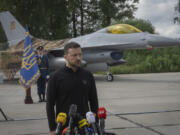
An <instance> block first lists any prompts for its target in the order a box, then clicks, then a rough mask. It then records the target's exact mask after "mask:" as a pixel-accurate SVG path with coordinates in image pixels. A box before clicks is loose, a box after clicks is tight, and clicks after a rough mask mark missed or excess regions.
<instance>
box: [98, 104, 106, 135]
mask: <svg viewBox="0 0 180 135" xmlns="http://www.w3.org/2000/svg"><path fill="white" fill-rule="evenodd" d="M98 118H99V119H100V129H101V132H102V134H104V127H105V121H104V120H105V119H106V109H105V108H104V107H101V108H99V109H98Z"/></svg>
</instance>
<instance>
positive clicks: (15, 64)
mask: <svg viewBox="0 0 180 135" xmlns="http://www.w3.org/2000/svg"><path fill="white" fill-rule="evenodd" d="M31 41H32V45H33V48H34V50H36V48H37V47H38V46H43V47H44V49H45V50H46V52H48V51H50V50H52V49H56V48H61V47H63V46H64V45H65V43H67V42H68V41H69V39H64V40H55V41H48V40H43V39H37V38H32V39H31ZM24 42H25V41H24V40H23V41H21V42H19V43H18V44H17V45H15V46H12V47H10V48H8V49H7V50H6V51H1V52H0V69H1V70H2V71H3V73H4V75H5V76H6V77H7V78H8V79H13V78H14V76H15V75H16V72H18V71H19V70H20V68H21V62H22V55H23V49H24Z"/></svg>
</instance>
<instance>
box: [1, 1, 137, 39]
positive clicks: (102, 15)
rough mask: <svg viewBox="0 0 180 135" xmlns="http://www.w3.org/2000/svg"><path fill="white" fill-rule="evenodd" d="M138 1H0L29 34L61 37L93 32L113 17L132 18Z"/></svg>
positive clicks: (110, 22) (46, 37) (45, 37)
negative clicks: (27, 28)
mask: <svg viewBox="0 0 180 135" xmlns="http://www.w3.org/2000/svg"><path fill="white" fill-rule="evenodd" d="M138 2H139V0H53V1H52V0H0V3H1V4H0V12H1V11H6V10H8V11H10V12H11V13H12V14H13V15H14V16H15V17H16V18H17V19H18V20H19V21H20V23H21V24H23V26H25V25H28V27H29V30H30V33H31V34H32V35H34V36H35V37H38V38H43V39H50V40H54V39H63V38H69V37H76V36H79V35H84V34H87V33H91V32H94V31H96V30H98V29H100V28H102V27H105V26H109V25H111V24H112V23H113V22H114V21H115V20H117V19H118V20H122V19H127V18H133V17H134V12H135V11H136V9H137V3H138Z"/></svg>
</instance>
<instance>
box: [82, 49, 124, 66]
mask: <svg viewBox="0 0 180 135" xmlns="http://www.w3.org/2000/svg"><path fill="white" fill-rule="evenodd" d="M83 54H84V55H83V58H84V60H85V61H86V60H88V63H97V62H106V63H107V62H110V63H111V62H117V61H119V60H120V59H122V57H123V53H122V52H112V51H108V52H94V53H83Z"/></svg>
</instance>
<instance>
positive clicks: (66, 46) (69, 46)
mask: <svg viewBox="0 0 180 135" xmlns="http://www.w3.org/2000/svg"><path fill="white" fill-rule="evenodd" d="M70 48H81V46H80V45H79V44H78V43H75V42H69V43H67V44H66V45H65V46H64V54H67V53H68V50H69V49H70Z"/></svg>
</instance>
